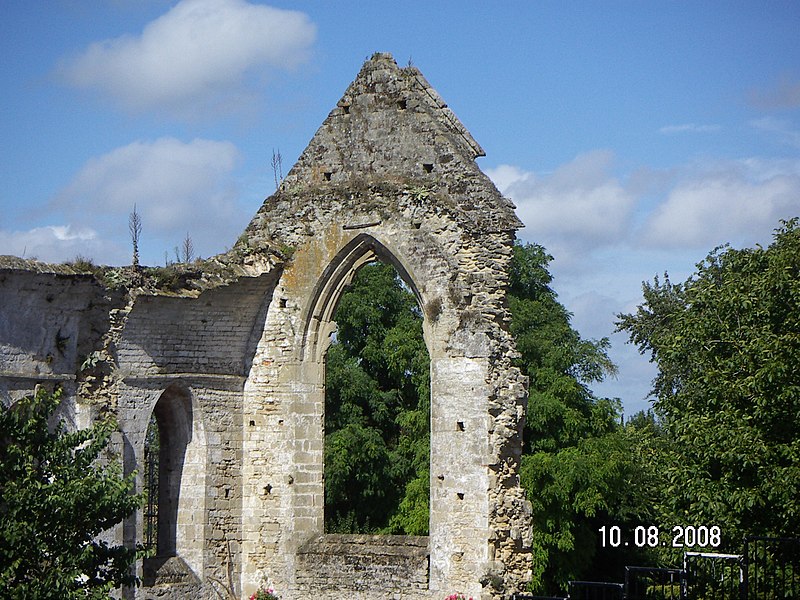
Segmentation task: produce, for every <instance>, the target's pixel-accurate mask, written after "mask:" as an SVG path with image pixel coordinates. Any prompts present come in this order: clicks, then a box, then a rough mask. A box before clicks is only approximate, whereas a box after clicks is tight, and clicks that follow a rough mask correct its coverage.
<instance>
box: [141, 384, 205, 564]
mask: <svg viewBox="0 0 800 600" xmlns="http://www.w3.org/2000/svg"><path fill="white" fill-rule="evenodd" d="M148 423H149V426H148V432H147V434H146V435H145V443H144V446H145V447H144V449H143V453H142V456H143V457H144V462H145V463H147V462H148V459H149V464H147V465H146V466H145V481H144V486H145V494H146V496H147V498H148V502H147V505H146V510H145V514H144V518H143V528H142V529H143V531H142V535H141V536H140V537H141V540H140V541H141V542H142V543H145V544H147V543H148V542H151V543H152V547H153V550H154V551H155V559H153V561H154V562H156V563H163V562H164V561H165V560H167V559H170V558H173V557H178V558H180V559H181V561H182V562H183V563H185V564H186V566H188V568H189V569H190V570H191V571H193V572H194V573H196V574H200V573H202V565H203V544H202V539H203V537H204V523H205V473H206V460H205V436H204V433H203V427H202V420H201V419H200V418H199V415H198V414H197V403H196V402H195V401H194V399H193V396H192V392H191V389H190V388H189V387H188V386H187V385H186V384H185V383H183V382H182V381H177V382H174V383H172V384H170V385H169V386H167V387H166V388H165V389H164V391H163V392H162V393H161V394H160V395H159V396H158V398H157V400H156V401H155V404H154V405H153V408H152V411H151V412H150V417H149V418H148ZM153 428H155V431H153ZM148 434H149V435H148ZM155 440H157V447H155V448H154V447H153V446H152V444H153V442H154V441H155ZM147 475H150V477H147ZM152 486H155V490H153V488H152ZM156 568H157V567H156Z"/></svg>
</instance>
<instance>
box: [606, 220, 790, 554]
mask: <svg viewBox="0 0 800 600" xmlns="http://www.w3.org/2000/svg"><path fill="white" fill-rule="evenodd" d="M643 290H644V303H643V304H642V305H641V306H639V307H638V309H637V311H636V312H635V313H634V314H626V315H619V319H620V320H619V323H618V326H619V329H620V330H622V331H626V332H628V334H629V336H630V341H631V342H633V343H635V344H636V345H638V347H639V350H640V352H642V353H648V352H649V353H650V357H651V361H653V362H655V363H656V364H657V365H658V375H657V377H656V379H655V382H654V388H653V396H654V397H655V408H656V410H657V412H658V414H659V416H660V418H661V420H662V422H663V424H664V427H665V432H666V436H667V437H668V439H669V442H670V443H669V444H668V445H667V446H666V447H665V449H664V452H663V457H662V460H663V466H662V468H663V469H664V470H665V474H666V479H667V488H666V489H665V490H664V491H663V494H662V498H663V502H662V504H661V508H662V511H663V517H662V518H664V519H665V520H666V519H672V523H673V524H687V525H701V524H702V525H707V526H711V525H717V526H719V527H720V528H722V531H723V539H724V541H725V542H726V543H727V544H728V548H729V549H731V550H732V549H738V548H740V546H741V539H742V536H743V535H745V534H759V535H797V534H798V532H800V421H799V420H798V415H800V229H798V221H797V219H794V220H792V221H789V222H784V223H783V225H782V226H781V227H780V228H779V229H777V230H776V232H775V235H774V240H773V242H772V244H771V245H770V246H769V247H767V248H763V247H760V246H759V247H756V248H750V249H744V250H735V249H732V248H729V247H721V248H717V249H716V250H714V251H713V252H711V254H709V255H708V257H707V258H706V259H705V260H704V261H702V262H701V263H699V264H698V265H697V271H696V273H695V274H694V275H693V276H692V277H690V278H689V279H688V280H687V281H686V282H684V283H679V284H674V283H672V282H671V281H670V280H669V277H668V276H665V278H664V280H663V281H661V280H659V279H658V278H656V279H655V280H654V282H653V283H645V284H644V286H643Z"/></svg>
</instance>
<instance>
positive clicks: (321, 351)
mask: <svg viewBox="0 0 800 600" xmlns="http://www.w3.org/2000/svg"><path fill="white" fill-rule="evenodd" d="M374 261H381V262H384V263H387V264H390V265H392V266H393V267H394V269H395V271H397V274H398V275H399V276H400V278H401V279H402V280H403V281H404V282H405V283H406V285H408V287H409V288H410V289H411V291H412V292H413V293H414V295H415V296H416V298H417V303H418V304H419V305H420V307H423V306H424V304H423V301H422V297H421V294H420V291H419V287H418V286H417V284H416V282H415V281H414V278H413V277H412V276H411V274H410V273H409V269H408V268H407V267H406V265H405V264H404V262H403V261H402V260H400V258H398V256H397V255H396V254H395V253H394V252H392V251H391V250H389V249H388V248H387V247H386V246H385V245H383V244H382V243H381V242H379V241H378V240H377V239H375V238H374V237H373V236H371V235H369V234H366V233H361V234H359V235H357V236H356V237H355V238H353V239H352V240H350V241H349V242H348V243H347V244H345V246H344V247H343V248H342V249H341V250H340V251H339V252H338V253H337V254H336V256H335V257H334V259H333V260H332V261H331V262H330V263H329V264H328V265H327V266H326V267H325V269H324V270H323V272H322V275H321V277H320V280H319V282H318V283H317V285H316V287H315V289H314V291H313V293H312V296H311V301H310V302H309V305H308V307H307V308H306V310H305V314H304V317H303V322H304V328H303V337H302V340H303V341H302V354H301V359H303V360H307V359H310V360H313V361H317V362H319V361H321V360H322V359H323V358H324V356H325V352H326V350H327V349H328V345H329V344H330V336H331V334H332V333H333V329H334V326H333V325H332V322H333V313H334V312H335V311H336V306H337V305H338V302H339V298H340V297H341V295H342V292H343V291H344V289H345V288H346V287H347V286H348V285H350V283H352V281H353V277H355V274H356V273H357V272H358V270H359V269H360V268H361V267H363V266H364V265H366V264H367V263H370V262H374ZM426 344H427V340H426ZM428 351H430V348H428Z"/></svg>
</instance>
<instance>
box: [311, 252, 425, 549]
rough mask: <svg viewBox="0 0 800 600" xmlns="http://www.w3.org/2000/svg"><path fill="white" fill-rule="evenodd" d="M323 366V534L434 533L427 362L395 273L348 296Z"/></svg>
mask: <svg viewBox="0 0 800 600" xmlns="http://www.w3.org/2000/svg"><path fill="white" fill-rule="evenodd" d="M334 320H335V321H336V324H337V333H336V337H335V340H334V341H333V343H332V344H331V346H330V348H329V350H328V355H327V363H326V381H325V390H326V392H325V394H326V396H325V432H326V433H325V526H326V530H327V531H329V532H353V533H355V532H391V533H407V534H415V535H425V534H427V532H428V514H429V511H428V498H429V491H428V488H429V472H430V471H429V470H430V466H429V461H430V459H429V456H430V359H429V358H428V351H427V348H426V346H425V341H424V340H423V337H422V315H421V312H420V309H419V306H418V304H417V301H416V298H415V296H414V294H413V293H412V292H411V291H410V290H408V289H407V288H406V287H404V286H403V284H402V283H401V280H400V278H399V277H398V275H397V272H396V271H395V270H394V268H393V267H391V266H390V265H386V264H382V263H371V264H368V265H366V266H364V267H363V268H361V269H360V270H359V272H358V273H357V274H356V276H355V277H354V279H353V283H352V285H351V286H350V287H349V288H348V289H347V290H346V291H345V292H344V293H343V294H342V297H341V299H340V300H339V305H338V307H337V309H336V312H335V314H334Z"/></svg>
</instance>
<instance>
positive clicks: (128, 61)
mask: <svg viewBox="0 0 800 600" xmlns="http://www.w3.org/2000/svg"><path fill="white" fill-rule="evenodd" d="M315 36H316V26H315V25H314V24H313V23H312V22H311V21H310V20H309V18H308V16H307V15H305V14H303V13H300V12H296V11H289V10H281V9H276V8H272V7H269V6H263V5H255V4H249V3H248V2H246V1H244V0H182V1H181V2H179V3H178V4H177V5H175V6H174V7H173V8H172V9H171V10H170V11H169V12H167V13H166V14H164V15H163V16H161V17H159V18H158V19H156V20H154V21H152V22H151V23H149V24H148V25H147V26H146V27H145V28H144V30H143V31H142V33H141V35H139V36H132V35H124V36H121V37H118V38H115V39H109V40H105V41H102V42H97V43H94V44H92V45H91V46H89V47H88V48H87V49H86V50H85V51H84V52H83V53H82V54H81V55H79V56H77V57H75V58H73V59H71V60H67V61H65V62H64V63H63V64H62V67H61V74H62V75H63V77H64V78H65V79H66V80H67V81H68V82H69V83H71V84H72V85H75V86H77V87H82V88H92V89H98V90H100V91H102V92H104V93H105V94H107V95H109V96H111V97H112V98H114V99H115V100H117V101H118V102H120V103H121V104H122V105H123V106H125V107H126V108H129V109H133V110H143V109H161V110H168V111H170V112H173V113H176V114H179V115H181V116H196V114H198V112H201V111H208V110H214V111H216V110H218V109H220V108H221V107H224V106H226V105H229V104H230V103H231V102H232V101H233V102H234V103H235V98H236V97H237V96H240V95H242V94H245V93H246V91H245V90H246V83H245V81H244V80H245V76H246V74H247V73H249V72H252V71H253V70H254V69H255V68H256V67H264V66H270V67H277V68H292V67H294V66H296V65H298V64H300V63H301V62H303V61H305V60H307V58H308V56H309V49H310V46H311V44H312V43H313V42H314V39H315Z"/></svg>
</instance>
